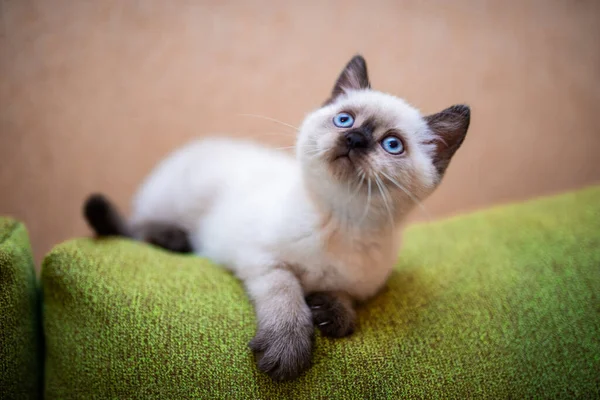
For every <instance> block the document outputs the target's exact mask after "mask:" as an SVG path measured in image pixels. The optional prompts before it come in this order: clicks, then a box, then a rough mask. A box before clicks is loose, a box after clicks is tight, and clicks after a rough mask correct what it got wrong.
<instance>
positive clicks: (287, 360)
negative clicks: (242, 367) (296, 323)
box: [249, 326, 313, 380]
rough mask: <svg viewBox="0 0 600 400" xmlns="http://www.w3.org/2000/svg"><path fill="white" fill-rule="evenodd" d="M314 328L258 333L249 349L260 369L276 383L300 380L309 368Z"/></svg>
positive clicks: (260, 331)
mask: <svg viewBox="0 0 600 400" xmlns="http://www.w3.org/2000/svg"><path fill="white" fill-rule="evenodd" d="M312 334H313V327H312V326H310V327H296V328H295V329H293V328H292V329H284V330H269V329H259V331H258V332H257V334H256V336H255V337H254V339H252V340H251V341H250V344H249V346H250V348H251V349H252V351H253V352H254V354H255V356H256V364H257V366H258V369H259V370H261V371H262V372H264V373H266V374H268V375H269V376H270V377H271V378H273V379H274V380H290V379H294V378H297V377H298V376H299V375H300V374H301V373H302V372H303V371H305V370H306V369H308V368H309V367H310V360H311V354H312Z"/></svg>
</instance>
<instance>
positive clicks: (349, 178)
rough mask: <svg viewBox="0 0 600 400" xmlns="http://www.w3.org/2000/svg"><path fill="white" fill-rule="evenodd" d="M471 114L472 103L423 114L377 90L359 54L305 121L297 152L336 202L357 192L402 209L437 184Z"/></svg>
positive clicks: (319, 188) (320, 190)
mask: <svg viewBox="0 0 600 400" xmlns="http://www.w3.org/2000/svg"><path fill="white" fill-rule="evenodd" d="M469 117H470V110H469V107H468V106H466V105H455V106H452V107H449V108H447V109H445V110H443V111H441V112H439V113H437V114H433V115H429V116H422V115H421V114H420V113H419V111H418V110H417V109H415V108H414V107H412V106H410V105H409V104H408V103H406V102H405V101H404V100H402V99H400V98H398V97H395V96H392V95H389V94H385V93H382V92H378V91H375V90H372V89H371V85H370V82H369V77H368V74H367V66H366V62H365V60H364V58H362V57H361V56H355V57H354V58H352V60H350V62H349V63H348V64H347V65H346V67H345V68H344V70H343V71H342V73H341V74H340V76H339V78H338V80H337V82H336V84H335V86H334V88H333V91H332V93H331V97H330V98H329V99H328V100H327V102H326V103H325V104H324V105H323V107H321V108H319V109H318V110H316V111H314V112H313V113H311V114H310V115H308V116H307V117H306V119H305V120H304V122H303V124H302V126H301V128H300V133H299V136H298V143H297V157H298V159H299V160H300V162H301V164H302V167H303V170H304V174H305V175H306V176H307V179H306V180H307V184H308V185H309V186H310V188H311V190H312V191H314V192H316V194H318V195H320V197H322V198H327V199H329V200H330V201H331V202H333V203H334V204H335V202H336V201H343V199H344V198H347V197H348V196H349V193H354V192H355V191H356V193H363V194H367V195H372V196H371V197H372V199H373V202H374V203H373V204H375V205H376V204H377V202H378V200H379V201H380V203H381V202H387V203H388V204H387V206H388V207H389V208H391V210H392V212H393V213H394V214H398V213H399V212H403V211H404V210H407V209H408V208H410V207H411V206H413V205H414V202H415V200H423V199H424V198H425V197H427V196H428V195H429V194H430V193H431V192H432V191H433V190H434V189H435V187H436V186H437V185H438V184H439V182H440V180H441V178H442V176H443V175H444V172H445V171H446V168H447V167H448V164H449V163H450V160H451V159H452V156H453V155H454V153H455V152H456V150H457V149H458V148H459V147H460V145H461V144H462V142H463V140H464V138H465V135H466V133H467V129H468V127H469ZM384 197H385V198H384Z"/></svg>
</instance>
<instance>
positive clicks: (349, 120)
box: [333, 112, 354, 128]
mask: <svg viewBox="0 0 600 400" xmlns="http://www.w3.org/2000/svg"><path fill="white" fill-rule="evenodd" d="M333 124H334V125H335V126H337V127H338V128H350V127H351V126H352V125H354V117H353V116H352V115H350V114H348V113H346V112H341V113H339V114H338V115H336V116H335V117H333Z"/></svg>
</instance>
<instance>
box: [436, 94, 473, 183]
mask: <svg viewBox="0 0 600 400" xmlns="http://www.w3.org/2000/svg"><path fill="white" fill-rule="evenodd" d="M470 120H471V109H470V108H469V106H467V105H464V104H459V105H455V106H452V107H449V108H446V109H445V110H443V111H440V112H439V113H437V114H432V115H428V116H427V117H425V121H427V124H428V125H429V128H430V129H431V130H432V131H433V133H434V134H435V135H436V136H437V138H436V139H435V140H434V143H435V145H436V152H435V156H434V158H433V164H434V165H435V167H436V169H437V170H438V173H439V174H440V175H443V174H444V172H445V171H446V168H447V167H448V164H449V163H450V160H451V159H452V156H453V155H454V153H456V150H458V148H459V147H460V145H461V144H462V142H463V141H464V140H465V136H466V135H467V129H469V122H470Z"/></svg>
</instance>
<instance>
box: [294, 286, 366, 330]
mask: <svg viewBox="0 0 600 400" xmlns="http://www.w3.org/2000/svg"><path fill="white" fill-rule="evenodd" d="M306 304H307V305H308V307H309V308H310V311H311V313H312V317H313V322H314V323H315V325H316V326H317V327H318V328H319V329H320V330H321V332H322V333H323V335H325V336H329V337H335V338H340V337H344V336H349V335H351V334H352V333H353V332H354V328H355V319H356V314H355V312H354V309H353V308H352V305H351V304H349V302H347V301H344V300H342V299H341V298H339V297H338V296H336V295H335V294H332V293H328V292H318V293H313V294H311V295H309V296H308V297H306Z"/></svg>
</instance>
